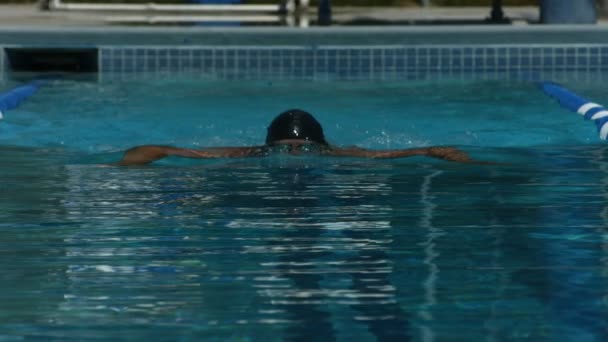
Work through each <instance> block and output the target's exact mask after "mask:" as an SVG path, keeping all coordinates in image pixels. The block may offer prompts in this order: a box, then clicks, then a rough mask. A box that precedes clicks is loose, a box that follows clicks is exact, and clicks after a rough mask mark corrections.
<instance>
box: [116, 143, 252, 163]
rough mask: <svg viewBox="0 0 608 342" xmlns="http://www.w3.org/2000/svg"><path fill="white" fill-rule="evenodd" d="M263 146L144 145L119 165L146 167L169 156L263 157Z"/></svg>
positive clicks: (134, 148)
mask: <svg viewBox="0 0 608 342" xmlns="http://www.w3.org/2000/svg"><path fill="white" fill-rule="evenodd" d="M263 154H264V151H263V148H262V146H253V147H215V148H207V149H204V150H195V149H190V148H179V147H172V146H159V145H144V146H136V147H133V148H131V149H128V150H127V151H126V152H125V154H124V155H123V157H122V159H121V160H120V161H119V162H118V163H117V165H121V166H128V165H144V164H149V163H151V162H153V161H156V160H159V159H163V158H165V157H169V156H176V157H184V158H198V159H201V158H241V157H254V156H260V155H263Z"/></svg>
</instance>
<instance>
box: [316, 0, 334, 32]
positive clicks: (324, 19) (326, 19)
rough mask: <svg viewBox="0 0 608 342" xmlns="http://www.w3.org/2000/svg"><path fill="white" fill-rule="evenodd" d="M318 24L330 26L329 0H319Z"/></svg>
mask: <svg viewBox="0 0 608 342" xmlns="http://www.w3.org/2000/svg"><path fill="white" fill-rule="evenodd" d="M317 21H318V24H319V25H321V26H329V25H331V0H319V15H318V17H317Z"/></svg>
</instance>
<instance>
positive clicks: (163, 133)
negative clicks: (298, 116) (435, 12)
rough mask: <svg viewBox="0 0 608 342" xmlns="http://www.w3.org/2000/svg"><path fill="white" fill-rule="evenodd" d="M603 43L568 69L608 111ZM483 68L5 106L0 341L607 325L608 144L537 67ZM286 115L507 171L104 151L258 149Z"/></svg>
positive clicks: (153, 78) (59, 90)
mask: <svg viewBox="0 0 608 342" xmlns="http://www.w3.org/2000/svg"><path fill="white" fill-rule="evenodd" d="M155 48H156V47H155ZM496 48H504V47H496ZM527 48H531V47H528V46H524V47H517V49H518V50H517V51H519V52H521V51H522V50H519V49H527ZM544 48H547V47H544ZM551 48H552V49H553V48H555V49H559V48H563V47H551ZM568 48H573V47H568ZM578 48H579V47H576V48H575V50H574V51H576V53H577V56H579V55H578V51H579V50H577V49H578ZM580 48H583V47H580ZM194 49H198V50H205V48H199V47H195V48H194ZM390 49H394V47H385V48H384V50H383V51H384V52H386V51H387V50H390ZM584 49H586V50H585V51H587V53H586V54H584V56H585V58H586V60H587V61H591V60H592V59H594V58H595V57H597V58H598V62H597V63H596V64H592V65H593V67H594V68H596V69H591V70H593V72H585V68H582V69H581V70H579V69H577V70H561V71H560V73H558V76H559V77H560V78H561V80H564V81H566V82H567V85H568V86H569V87H570V88H572V89H574V90H576V91H577V92H579V93H582V94H585V96H587V97H589V98H591V99H594V100H596V101H597V102H600V103H608V99H607V98H606V95H605V93H604V91H603V90H602V89H601V87H598V85H599V84H601V82H600V81H601V80H602V79H603V77H604V74H603V73H602V72H601V71H602V69H601V68H603V65H604V64H603V63H600V62H601V58H603V57H602V56H601V55H598V56H594V55H593V53H592V52H591V50H590V49H591V48H589V47H584ZM597 49H598V50H597V52H598V54H600V53H601V51H602V50H601V47H597ZM321 50H322V49H321ZM450 51H451V52H453V49H451V50H450ZM524 51H526V50H524ZM539 51H544V50H539ZM554 51H558V50H554ZM565 51H566V50H564V53H566V52H565ZM203 52H204V51H203ZM426 52H427V55H428V56H429V57H428V58H434V57H433V56H434V55H432V54H430V53H428V50H426ZM463 52H464V51H463ZM163 53H164V52H163ZM188 53H190V51H188ZM349 53H350V52H349ZM353 53H355V52H353ZM356 53H357V54H359V52H358V51H357V52H356ZM417 53H418V55H419V54H420V53H421V50H417ZM471 53H472V54H475V52H474V51H473V50H472V52H471ZM482 53H483V54H484V55H486V56H487V53H488V52H487V50H485V48H484V50H483V51H482ZM529 53H532V50H530V51H529ZM136 54H137V52H134V53H133V56H135V55H136ZM166 54H167V56H170V55H171V53H170V52H166ZM117 55H120V56H127V54H126V53H125V52H124V50H120V52H118V53H116V54H114V52H112V53H111V56H113V57H112V58H114V56H117ZM279 55H280V56H284V55H281V54H279ZM129 56H130V55H129ZM224 56H227V54H226V55H224V54H222V58H228V57H224ZM289 56H290V55H289ZM349 56H352V55H349ZM384 56H386V55H384ZM439 56H441V54H440V55H439ZM518 56H519V57H518V61H520V62H521V61H522V60H523V59H522V58H521V55H518ZM552 58H553V57H552ZM553 60H554V61H555V59H553ZM349 61H350V62H349V63H352V61H353V59H349ZM357 63H358V62H357ZM463 63H464V62H463ZM530 63H531V64H530V65H531V66H532V63H533V62H532V58H530ZM120 65H121V66H123V65H126V63H124V64H123V63H122V62H121V63H120ZM337 65H338V66H339V65H341V64H339V63H338V64H337ZM451 65H453V64H451ZM482 65H483V68H484V71H488V69H490V70H489V71H490V75H495V77H487V79H484V77H477V76H475V75H480V74H479V73H474V72H470V73H467V72H465V71H463V72H462V73H460V72H458V73H456V74H452V76H456V77H443V76H445V74H440V75H441V76H442V77H410V78H408V77H401V78H400V77H384V78H382V77H371V78H367V79H366V78H364V77H363V76H361V75H360V74H356V76H357V77H351V76H353V74H348V73H347V72H346V71H345V72H344V74H341V73H340V72H338V73H335V72H331V71H332V70H329V71H328V70H324V72H319V73H318V74H317V77H312V78H311V77H303V78H298V77H296V76H297V75H292V74H289V73H282V74H276V75H272V76H273V77H254V76H255V74H254V73H251V74H249V73H247V74H246V75H249V76H251V77H244V79H241V78H236V77H234V78H233V77H232V76H229V75H228V74H226V73H223V74H222V73H221V72H218V73H206V74H204V75H202V76H201V75H200V74H197V75H192V74H191V75H189V74H188V73H184V72H179V73H166V69H165V71H164V72H150V71H149V70H148V71H141V72H139V71H137V72H135V73H132V72H131V73H129V72H125V70H118V71H112V72H109V71H108V72H107V73H103V75H102V77H101V79H97V78H96V79H93V80H91V78H88V77H77V78H72V77H64V78H62V79H58V80H54V81H51V82H50V83H49V84H47V85H46V86H45V87H43V88H41V90H40V91H39V92H38V93H37V94H36V95H35V96H33V97H31V98H30V99H28V101H27V102H24V103H23V105H22V106H20V107H19V108H18V109H17V110H14V111H10V112H7V113H5V119H4V120H3V121H2V122H0V133H1V134H0V165H2V167H1V168H0V177H2V179H3V182H2V191H0V208H1V210H0V240H1V241H2V246H1V248H0V253H1V254H2V259H3V260H4V263H3V264H4V265H5V266H4V267H5V268H4V271H3V275H2V277H3V280H4V281H2V282H1V283H0V293H1V295H2V302H3V305H2V306H0V322H1V323H0V326H1V327H2V329H0V339H7V340H12V339H20V338H23V337H25V338H30V339H35V338H38V339H44V340H48V339H63V338H74V339H108V340H109V339H117V338H118V339H143V338H155V339H161V340H176V339H180V340H201V339H204V340H268V341H278V340H304V339H306V340H349V339H350V340H361V341H368V340H369V341H373V340H399V341H402V340H425V341H433V340H438V341H441V340H479V339H486V340H520V339H533V340H557V339H560V340H561V339H566V340H577V341H578V340H581V341H584V340H589V341H594V340H595V341H601V340H603V339H605V337H606V331H607V326H606V325H607V324H606V322H605V319H604V317H605V316H606V298H607V297H606V295H607V293H606V290H605V289H606V288H607V286H606V283H607V279H606V269H607V265H606V260H607V259H606V257H607V256H606V237H607V232H606V207H605V204H604V203H605V202H606V196H607V194H606V190H605V189H606V171H605V170H606V168H607V167H608V162H607V160H606V148H605V146H604V145H603V144H601V143H600V142H599V140H598V139H597V132H596V130H595V127H593V125H592V124H591V123H589V122H585V121H583V120H582V119H581V118H580V116H578V115H575V114H572V113H569V112H567V111H565V110H563V109H561V108H559V106H558V105H557V104H555V102H554V101H553V100H551V99H548V98H546V97H545V96H544V95H543V94H542V93H541V92H540V91H539V90H538V89H537V87H536V85H535V84H534V81H535V80H534V79H530V78H528V77H513V78H511V79H508V80H504V79H502V78H500V77H496V75H497V74H498V73H497V72H496V69H497V68H496V67H492V68H489V67H490V66H489V65H487V64H486V63H485V62H484V63H483V64H482ZM217 66H218V65H217V64H215V67H216V68H217ZM283 66H284V65H283ZM358 66H359V67H361V64H359V65H358ZM419 66H420V65H419ZM279 69H281V70H283V71H285V70H287V69H286V68H285V67H283V68H279ZM355 69H357V67H356V66H355V67H353V68H352V69H350V68H345V69H344V70H349V71H350V70H355ZM587 69H589V68H587ZM216 70H219V69H216ZM221 70H225V69H224V68H222V69H221ZM230 70H234V69H230ZM289 70H291V69H289ZM359 70H366V69H365V68H359ZM370 70H375V69H373V68H372V69H370ZM387 70H389V71H390V70H393V71H394V72H399V71H400V70H401V69H399V68H397V67H395V68H393V69H387ZM403 70H405V69H403ZM418 70H420V69H418ZM450 70H452V71H453V70H454V69H453V68H452V69H450ZM427 71H428V70H425V73H423V75H427V76H428V75H430V74H429V73H428V72H427ZM256 72H257V71H256ZM236 74H239V73H231V74H230V75H236ZM524 74H526V75H531V74H530V73H521V72H518V73H516V74H512V75H524ZM532 74H533V75H539V73H532ZM218 75H219V76H218ZM222 75H224V76H225V77H221V76H222ZM286 75H288V76H289V75H291V77H287V76H286ZM340 75H343V76H344V77H340ZM374 75H376V74H374ZM390 75H395V74H394V73H393V74H390ZM390 75H389V76H390ZM403 75H405V74H403ZM416 75H420V73H416ZM448 75H449V74H448ZM460 75H465V76H466V75H469V76H470V77H468V76H467V77H460ZM481 75H482V76H483V74H481ZM485 75H488V74H487V73H486V74H485ZM543 75H544V74H543ZM12 76H17V77H12V78H7V79H6V80H5V82H4V86H6V87H8V86H11V85H15V84H18V83H19V81H18V80H20V76H22V75H12ZM283 76H284V77H283ZM303 76H306V75H303ZM290 107H300V108H303V109H307V110H309V111H311V112H312V113H314V114H315V115H316V117H317V118H318V119H319V121H320V122H321V123H322V124H323V125H324V127H325V130H326V135H327V137H328V139H329V140H330V141H331V142H332V143H335V144H339V145H352V144H356V145H360V146H364V147H368V148H377V149H381V148H407V147H414V146H429V145H435V144H439V145H444V144H445V145H455V146H460V147H461V148H463V149H465V150H467V151H469V152H470V153H471V154H472V155H473V156H474V157H476V158H478V159H482V160H492V161H498V162H501V163H504V164H501V165H482V166H479V165H460V164H454V163H445V162H440V161H434V160H426V159H423V158H417V159H403V160H392V161H385V160H360V159H332V158H318V157H314V156H305V157H288V156H271V157H268V158H261V159H246V160H214V161H200V160H179V159H168V160H165V161H163V162H161V163H158V164H155V165H153V166H149V167H134V168H118V167H108V166H104V165H103V164H105V163H109V162H112V161H115V160H117V159H118V158H120V155H121V151H123V150H124V149H126V148H128V147H131V146H133V145H137V144H146V143H158V144H172V145H179V146H189V147H197V146H222V145H243V144H246V145H250V144H257V143H261V142H262V141H263V139H264V134H265V128H266V125H267V124H268V122H269V121H270V120H271V119H272V117H273V116H274V115H276V114H278V113H279V112H281V111H283V110H285V109H287V108H290Z"/></svg>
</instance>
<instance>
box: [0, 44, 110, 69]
mask: <svg viewBox="0 0 608 342" xmlns="http://www.w3.org/2000/svg"><path fill="white" fill-rule="evenodd" d="M5 51H6V57H7V59H8V69H9V70H10V71H33V72H49V71H50V72H57V71H62V72H83V73H85V72H86V73H88V72H97V71H98V70H99V66H98V58H97V55H98V50H97V49H81V48H7V49H5Z"/></svg>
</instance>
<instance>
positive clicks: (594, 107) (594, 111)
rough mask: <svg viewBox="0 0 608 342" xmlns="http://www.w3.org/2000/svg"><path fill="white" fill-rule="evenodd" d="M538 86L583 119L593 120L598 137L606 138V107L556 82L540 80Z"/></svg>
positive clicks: (607, 134)
mask: <svg viewBox="0 0 608 342" xmlns="http://www.w3.org/2000/svg"><path fill="white" fill-rule="evenodd" d="M540 87H541V89H542V90H543V92H545V94H547V95H549V96H551V97H552V98H554V99H556V100H557V102H559V104H560V105H561V106H562V107H564V108H566V109H568V110H570V111H572V112H575V113H578V114H580V115H582V116H583V118H584V119H585V120H591V121H594V122H595V125H596V126H597V131H598V133H599V135H600V139H602V140H606V139H607V137H608V125H607V123H608V111H607V110H606V108H604V106H602V105H600V104H597V103H595V102H592V101H589V100H587V99H586V98H584V97H582V96H580V95H578V94H575V93H574V92H572V91H570V90H568V89H566V88H565V87H564V86H561V85H559V84H557V83H553V82H541V83H540Z"/></svg>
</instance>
